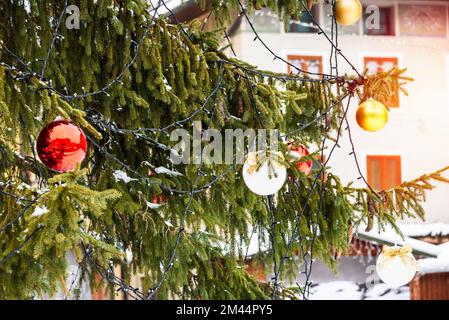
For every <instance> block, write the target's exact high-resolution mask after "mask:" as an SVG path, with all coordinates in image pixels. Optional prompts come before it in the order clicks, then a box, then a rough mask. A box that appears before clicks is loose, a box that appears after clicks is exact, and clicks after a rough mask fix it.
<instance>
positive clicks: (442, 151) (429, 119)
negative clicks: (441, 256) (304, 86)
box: [232, 1, 449, 223]
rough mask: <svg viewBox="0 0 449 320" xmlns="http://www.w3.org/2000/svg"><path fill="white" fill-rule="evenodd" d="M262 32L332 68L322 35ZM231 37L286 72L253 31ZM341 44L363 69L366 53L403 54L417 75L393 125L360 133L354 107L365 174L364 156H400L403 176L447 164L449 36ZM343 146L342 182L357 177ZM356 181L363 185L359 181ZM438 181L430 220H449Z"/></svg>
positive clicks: (277, 45) (338, 169)
mask: <svg viewBox="0 0 449 320" xmlns="http://www.w3.org/2000/svg"><path fill="white" fill-rule="evenodd" d="M381 2H382V1H381ZM383 2H385V1H383ZM404 2H407V1H404ZM408 2H410V1H408ZM445 2H448V1H445ZM427 3H429V1H427ZM260 36H261V38H262V39H263V40H264V41H265V42H266V43H267V44H268V45H269V46H270V47H271V48H273V49H274V50H275V52H276V53H277V54H280V55H282V56H284V57H286V56H287V54H305V55H307V54H310V55H316V54H320V55H323V62H324V71H325V72H329V66H328V60H329V59H328V57H329V52H330V45H329V43H328V42H327V41H326V40H325V38H324V36H322V35H316V34H298V33H296V34H295V33H284V32H283V31H282V32H281V33H261V34H260ZM232 41H233V43H234V47H235V49H236V51H237V55H238V57H239V58H240V59H242V60H244V61H248V62H249V63H252V64H254V65H257V66H258V67H259V68H261V69H267V70H273V71H279V72H286V71H287V66H286V65H285V64H284V63H282V62H281V61H279V60H277V61H273V59H272V56H271V55H270V54H269V53H268V52H267V51H266V50H265V49H264V48H263V47H262V45H261V44H260V43H259V42H258V41H254V34H253V33H251V32H245V31H243V30H241V31H239V32H238V33H237V34H236V35H235V36H234V37H233V40H232ZM339 46H340V48H341V49H342V51H343V53H344V54H345V55H346V56H347V57H348V58H349V60H350V61H352V62H353V63H354V64H355V66H356V67H357V68H358V69H359V70H363V67H364V66H363V56H364V55H370V56H385V55H387V56H388V55H391V56H397V57H399V64H400V67H407V68H408V72H407V74H408V75H409V76H411V77H413V78H415V82H413V83H411V84H409V85H408V86H407V89H408V90H409V92H410V96H409V97H406V96H404V95H401V97H400V108H399V109H397V110H396V109H392V110H391V112H390V121H389V124H388V125H387V127H386V128H385V129H383V130H382V131H380V132H378V133H367V132H364V131H362V130H361V129H360V128H359V127H358V126H357V123H356V122H355V111H356V105H353V107H352V108H351V110H350V113H349V118H350V119H351V128H352V132H353V137H354V139H355V142H356V148H357V150H358V155H359V159H360V162H361V164H362V170H363V171H364V172H365V174H366V159H365V156H366V154H379V155H384V154H396V155H401V156H402V178H403V180H410V179H413V178H416V177H418V176H420V175H421V174H423V173H429V172H431V171H434V170H437V169H440V168H442V167H444V166H447V165H449V40H448V39H447V38H419V37H379V36H377V37H367V36H343V35H341V36H340V37H339ZM339 67H340V68H339V69H340V70H339V71H340V73H344V72H348V73H351V72H350V71H351V69H350V68H349V66H348V65H347V64H345V62H344V61H343V59H340V61H339ZM341 145H342V148H341V149H339V150H338V151H337V152H336V153H334V156H333V159H332V161H331V163H330V165H331V166H332V167H333V171H334V172H335V173H336V174H338V175H339V176H340V177H342V178H343V180H344V181H355V180H356V179H357V177H358V175H357V172H356V169H355V166H354V161H353V159H352V158H351V157H350V156H349V153H350V146H349V143H348V141H347V140H346V139H343V140H342V143H341ZM447 176H448V177H449V172H448V173H447ZM356 183H357V184H358V185H359V186H361V185H362V184H361V182H360V181H358V182H356ZM437 185H438V188H437V189H435V190H434V191H432V192H429V194H428V199H427V202H426V203H425V205H424V206H425V209H426V211H427V222H446V223H449V209H446V208H449V186H448V185H443V184H441V183H437Z"/></svg>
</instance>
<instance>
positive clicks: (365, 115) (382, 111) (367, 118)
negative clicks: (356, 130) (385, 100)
mask: <svg viewBox="0 0 449 320" xmlns="http://www.w3.org/2000/svg"><path fill="white" fill-rule="evenodd" d="M356 119H357V123H358V124H359V126H360V128H362V129H363V130H366V131H370V132H376V131H379V130H380V129H382V128H383V127H385V125H386V124H387V122H388V110H387V108H386V107H385V106H384V105H383V104H382V103H380V102H379V101H376V100H374V99H369V100H367V101H365V102H363V103H362V104H361V105H359V107H358V109H357V113H356Z"/></svg>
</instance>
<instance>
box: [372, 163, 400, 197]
mask: <svg viewBox="0 0 449 320" xmlns="http://www.w3.org/2000/svg"><path fill="white" fill-rule="evenodd" d="M366 165H367V178H368V183H369V184H370V186H371V187H372V188H374V189H375V190H387V189H390V188H393V187H396V186H398V185H400V184H401V183H402V172H401V171H402V169H401V156H367V157H366Z"/></svg>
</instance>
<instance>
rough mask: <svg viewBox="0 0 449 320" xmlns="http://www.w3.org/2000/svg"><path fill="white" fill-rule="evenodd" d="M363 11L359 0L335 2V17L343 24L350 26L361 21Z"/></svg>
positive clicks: (338, 0)
mask: <svg viewBox="0 0 449 320" xmlns="http://www.w3.org/2000/svg"><path fill="white" fill-rule="evenodd" d="M362 11H363V8H362V4H361V3H360V1H359V0H337V2H336V3H335V18H336V19H337V22H338V24H340V25H342V26H350V25H352V24H354V23H356V22H357V21H359V20H360V18H361V17H362Z"/></svg>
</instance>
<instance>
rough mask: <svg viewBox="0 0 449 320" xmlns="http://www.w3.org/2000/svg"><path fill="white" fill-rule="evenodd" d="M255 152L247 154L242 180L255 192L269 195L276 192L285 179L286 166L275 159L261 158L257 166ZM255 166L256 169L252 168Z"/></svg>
mask: <svg viewBox="0 0 449 320" xmlns="http://www.w3.org/2000/svg"><path fill="white" fill-rule="evenodd" d="M256 155H257V154H256V153H253V154H249V155H248V158H247V160H246V161H245V164H244V165H243V180H244V181H245V184H246V186H247V187H248V188H249V189H250V190H251V191H252V192H254V193H255V194H257V195H260V196H269V195H273V194H275V193H276V192H278V191H279V190H280V189H281V188H282V186H283V185H284V183H285V180H286V179H287V168H286V167H285V166H284V165H282V164H280V163H279V162H278V161H277V160H274V161H272V160H262V161H261V162H260V167H259V166H257V164H256V163H257V156H256ZM254 166H257V167H258V168H257V169H254Z"/></svg>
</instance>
